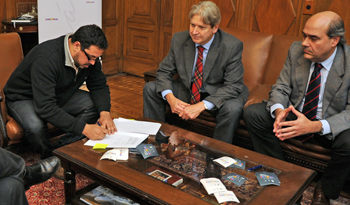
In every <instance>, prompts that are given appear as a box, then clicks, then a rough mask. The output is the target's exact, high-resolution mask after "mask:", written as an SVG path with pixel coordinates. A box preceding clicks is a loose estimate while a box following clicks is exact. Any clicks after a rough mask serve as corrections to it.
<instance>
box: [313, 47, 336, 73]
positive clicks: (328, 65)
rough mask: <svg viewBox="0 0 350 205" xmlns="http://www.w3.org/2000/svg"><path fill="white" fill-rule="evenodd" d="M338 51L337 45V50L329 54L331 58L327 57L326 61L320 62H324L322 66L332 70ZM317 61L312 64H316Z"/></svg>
mask: <svg viewBox="0 0 350 205" xmlns="http://www.w3.org/2000/svg"><path fill="white" fill-rule="evenodd" d="M336 53H337V47H335V50H334V52H333V54H332V55H331V56H329V58H327V59H326V60H325V61H323V62H318V63H320V64H322V66H323V67H324V68H325V69H326V70H328V71H329V70H331V67H332V64H333V61H334V58H335V54H336ZM314 65H315V62H312V64H311V66H314Z"/></svg>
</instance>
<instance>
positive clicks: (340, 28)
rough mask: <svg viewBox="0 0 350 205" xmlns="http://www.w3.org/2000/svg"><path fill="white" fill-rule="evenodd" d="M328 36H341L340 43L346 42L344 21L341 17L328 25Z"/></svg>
mask: <svg viewBox="0 0 350 205" xmlns="http://www.w3.org/2000/svg"><path fill="white" fill-rule="evenodd" d="M327 36H328V37H329V38H333V37H337V36H340V39H339V43H338V44H344V45H345V44H346V39H345V28H344V21H343V19H341V18H337V19H333V20H332V21H331V22H330V23H329V25H328V31H327Z"/></svg>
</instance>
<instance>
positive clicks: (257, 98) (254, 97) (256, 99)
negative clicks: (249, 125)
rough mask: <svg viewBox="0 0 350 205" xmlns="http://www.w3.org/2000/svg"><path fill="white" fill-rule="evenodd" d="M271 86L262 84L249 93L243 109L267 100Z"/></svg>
mask: <svg viewBox="0 0 350 205" xmlns="http://www.w3.org/2000/svg"><path fill="white" fill-rule="evenodd" d="M271 86H272V85H270V84H262V85H258V86H256V87H255V88H253V89H252V90H251V91H249V97H248V100H247V102H246V103H245V105H244V108H246V107H248V106H249V105H251V104H255V103H261V102H262V101H264V100H268V99H269V93H270V91H271Z"/></svg>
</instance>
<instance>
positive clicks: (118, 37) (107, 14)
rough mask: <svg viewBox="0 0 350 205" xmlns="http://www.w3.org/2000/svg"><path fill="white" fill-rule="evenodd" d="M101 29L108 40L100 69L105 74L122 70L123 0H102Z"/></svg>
mask: <svg viewBox="0 0 350 205" xmlns="http://www.w3.org/2000/svg"><path fill="white" fill-rule="evenodd" d="M102 29H103V32H104V33H105V35H106V37H107V40H108V48H107V50H106V51H105V52H104V53H103V64H102V70H103V72H104V73H105V74H106V75H112V74H116V73H119V72H121V71H122V54H123V52H122V50H123V47H122V46H123V44H122V43H123V32H122V30H123V1H116V0H103V1H102Z"/></svg>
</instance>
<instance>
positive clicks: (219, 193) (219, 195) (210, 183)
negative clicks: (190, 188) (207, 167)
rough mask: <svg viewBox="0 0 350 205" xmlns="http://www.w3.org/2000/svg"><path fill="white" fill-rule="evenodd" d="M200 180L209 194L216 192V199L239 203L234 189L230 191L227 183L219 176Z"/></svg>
mask: <svg viewBox="0 0 350 205" xmlns="http://www.w3.org/2000/svg"><path fill="white" fill-rule="evenodd" d="M200 182H201V183H202V184H203V186H204V188H205V190H207V192H208V194H214V196H215V198H216V200H218V202H219V203H220V204H221V203H223V202H227V201H233V202H236V203H239V200H238V198H237V197H236V195H235V194H234V193H233V192H232V191H228V190H227V189H226V187H225V185H224V184H223V183H222V182H221V180H220V179H217V178H213V177H212V178H204V179H201V180H200Z"/></svg>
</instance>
